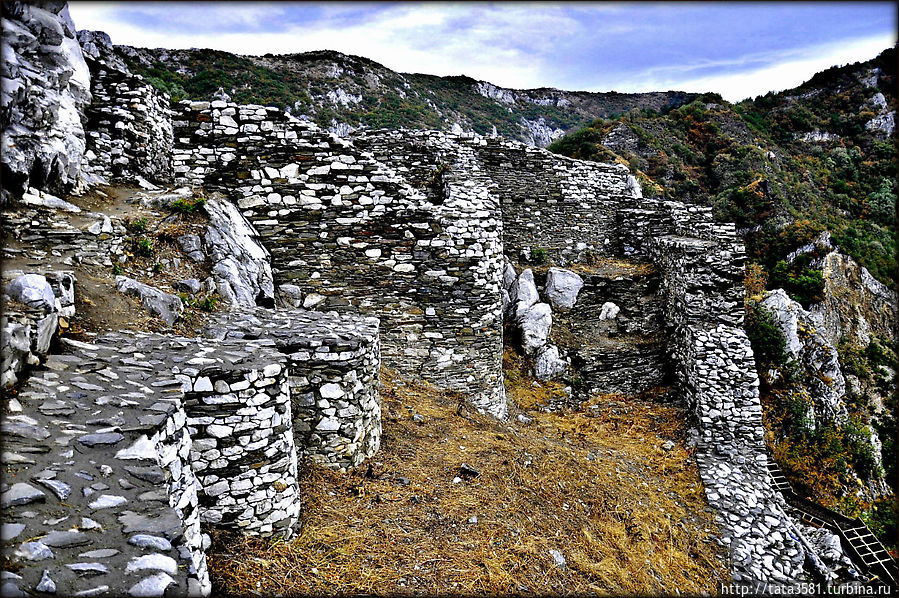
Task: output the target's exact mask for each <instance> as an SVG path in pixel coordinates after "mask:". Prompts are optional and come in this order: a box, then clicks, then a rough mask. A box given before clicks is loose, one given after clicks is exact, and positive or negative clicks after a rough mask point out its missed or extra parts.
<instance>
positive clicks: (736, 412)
mask: <svg viewBox="0 0 899 598" xmlns="http://www.w3.org/2000/svg"><path fill="white" fill-rule="evenodd" d="M677 354H678V356H679V358H680V365H681V366H682V368H683V369H682V371H681V372H680V374H681V377H682V389H683V390H684V399H685V400H686V402H687V405H688V407H689V408H691V410H692V411H693V413H694V414H695V416H696V418H697V420H698V437H697V439H696V462H697V464H698V465H699V472H700V476H701V477H702V480H703V485H704V487H705V491H706V497H707V498H708V501H709V504H710V505H711V506H712V507H714V508H715V509H716V510H717V518H718V521H719V523H720V525H721V528H722V540H723V541H724V542H725V544H726V545H728V546H729V548H730V552H731V573H732V577H733V579H734V580H735V581H740V582H744V583H746V584H748V585H752V584H753V583H756V582H759V581H762V582H767V583H782V584H789V583H794V582H796V581H797V580H802V579H803V577H804V576H805V572H804V563H805V560H806V553H805V549H804V547H803V542H802V539H801V538H802V532H801V530H800V529H799V528H798V527H797V526H796V525H795V523H794V522H793V521H792V519H791V518H790V517H789V516H788V515H787V514H786V512H785V509H786V504H785V503H784V501H783V497H782V496H781V495H780V493H778V492H777V491H776V490H775V489H774V488H773V486H772V484H771V479H770V474H769V473H768V469H767V462H768V456H767V454H766V452H765V442H764V427H763V425H762V409H761V403H760V401H759V393H758V384H759V381H758V375H757V374H756V371H755V367H754V363H753V362H754V359H753V354H752V348H751V346H750V343H749V339H748V338H747V337H746V333H745V332H744V331H743V330H742V329H740V328H733V327H729V326H725V325H718V326H715V327H714V328H699V327H696V326H688V327H687V328H686V330H685V336H684V337H683V342H682V344H681V345H680V346H679V347H678V349H677Z"/></svg>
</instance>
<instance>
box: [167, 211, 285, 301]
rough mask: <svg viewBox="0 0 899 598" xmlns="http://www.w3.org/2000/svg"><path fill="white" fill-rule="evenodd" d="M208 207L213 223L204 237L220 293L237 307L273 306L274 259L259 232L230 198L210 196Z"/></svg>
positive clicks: (210, 221)
mask: <svg viewBox="0 0 899 598" xmlns="http://www.w3.org/2000/svg"><path fill="white" fill-rule="evenodd" d="M205 207H206V213H207V214H208V215H209V223H208V225H207V227H206V235H205V238H204V240H205V242H206V251H207V253H208V255H209V257H210V259H211V260H212V263H213V266H212V276H213V279H214V280H215V285H216V289H217V290H218V293H219V295H221V296H222V298H223V299H224V300H225V301H226V302H227V303H229V304H230V305H231V307H232V308H234V309H236V308H239V307H255V306H257V305H259V306H264V307H273V306H274V301H275V287H274V283H273V281H272V267H271V264H270V259H271V258H270V256H269V252H268V250H266V249H265V247H263V246H262V245H261V244H260V242H259V233H257V232H256V229H255V228H253V225H252V224H250V223H249V222H247V219H246V218H244V217H243V215H242V214H241V213H240V211H239V210H238V209H237V208H236V207H235V206H234V204H232V203H231V202H229V201H228V200H226V199H222V198H219V199H209V200H208V201H207V202H206V204H205ZM185 243H187V240H185V241H184V242H182V247H185ZM189 248H190V247H188V249H189ZM191 255H192V254H191Z"/></svg>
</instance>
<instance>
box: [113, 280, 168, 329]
mask: <svg viewBox="0 0 899 598" xmlns="http://www.w3.org/2000/svg"><path fill="white" fill-rule="evenodd" d="M115 286H116V289H117V290H118V291H119V292H120V293H125V294H126V295H131V296H132V297H136V298H137V299H139V300H140V302H141V305H143V306H144V307H145V308H146V309H147V311H149V312H150V313H152V314H153V315H156V316H159V317H160V318H161V319H162V321H163V322H165V323H166V324H168V325H169V326H171V325H172V324H174V323H175V322H176V321H177V320H178V318H180V317H181V314H182V312H184V304H183V303H181V299H179V298H178V297H176V296H174V295H169V294H168V293H163V292H162V291H160V290H159V289H157V288H154V287H151V286H149V285H146V284H143V283H142V282H138V281H136V280H134V279H132V278H128V277H127V276H121V275H119V276H116V279H115Z"/></svg>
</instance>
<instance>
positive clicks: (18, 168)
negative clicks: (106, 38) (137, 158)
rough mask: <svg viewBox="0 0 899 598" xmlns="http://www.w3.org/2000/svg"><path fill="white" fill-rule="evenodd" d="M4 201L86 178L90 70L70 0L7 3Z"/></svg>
mask: <svg viewBox="0 0 899 598" xmlns="http://www.w3.org/2000/svg"><path fill="white" fill-rule="evenodd" d="M2 54H3V62H2V66H0V76H2V101H0V117H2V121H3V127H4V128H3V135H2V144H3V145H2V149H3V151H2V154H3V156H2V173H3V191H2V202H3V203H6V202H8V201H9V200H10V197H11V196H20V195H21V194H22V192H23V191H24V190H25V189H27V188H28V187H37V188H46V189H49V190H51V191H58V192H62V191H66V190H69V189H71V188H72V187H73V186H75V185H77V184H78V182H79V180H80V172H81V164H82V160H83V157H84V149H85V135H84V127H83V126H82V118H83V114H84V109H85V107H86V106H87V105H88V104H89V103H90V101H91V93H90V74H89V72H88V68H87V64H85V62H84V57H83V55H82V53H81V47H80V46H79V44H78V40H77V39H76V38H75V26H74V24H73V23H72V19H71V17H70V16H69V11H68V7H67V6H66V3H65V2H51V1H45V2H35V3H24V2H4V3H3V42H2Z"/></svg>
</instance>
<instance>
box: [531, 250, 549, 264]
mask: <svg viewBox="0 0 899 598" xmlns="http://www.w3.org/2000/svg"><path fill="white" fill-rule="evenodd" d="M548 259H549V254H548V253H547V252H546V249H544V248H543V247H534V248H533V249H531V262H532V263H534V264H545V263H546V262H547V260H548Z"/></svg>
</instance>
